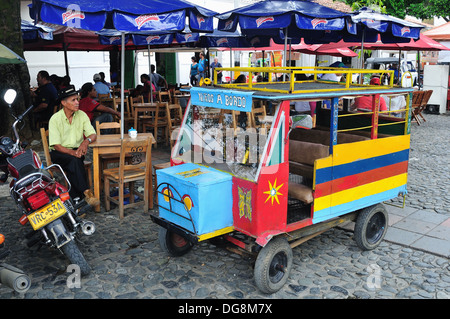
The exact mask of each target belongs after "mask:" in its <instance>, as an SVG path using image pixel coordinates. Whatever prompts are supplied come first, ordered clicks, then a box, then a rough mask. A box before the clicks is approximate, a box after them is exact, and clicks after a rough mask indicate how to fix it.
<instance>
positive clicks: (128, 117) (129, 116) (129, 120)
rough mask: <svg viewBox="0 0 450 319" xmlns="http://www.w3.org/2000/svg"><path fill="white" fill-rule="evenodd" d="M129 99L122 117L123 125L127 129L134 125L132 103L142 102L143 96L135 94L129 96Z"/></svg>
mask: <svg viewBox="0 0 450 319" xmlns="http://www.w3.org/2000/svg"><path fill="white" fill-rule="evenodd" d="M129 100H130V102H129V103H128V109H127V112H126V114H125V115H124V119H123V121H124V123H123V124H124V125H125V127H126V128H127V129H128V128H130V127H131V126H133V125H134V104H135V103H144V97H143V96H142V95H139V96H135V97H132V96H130V97H129ZM134 129H135V130H138V128H137V127H135V128H134Z"/></svg>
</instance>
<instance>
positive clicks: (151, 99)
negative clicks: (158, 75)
mask: <svg viewBox="0 0 450 319" xmlns="http://www.w3.org/2000/svg"><path fill="white" fill-rule="evenodd" d="M147 52H148V74H149V78H150V103H153V85H152V83H153V80H152V64H151V59H150V44H149V45H148V46H147Z"/></svg>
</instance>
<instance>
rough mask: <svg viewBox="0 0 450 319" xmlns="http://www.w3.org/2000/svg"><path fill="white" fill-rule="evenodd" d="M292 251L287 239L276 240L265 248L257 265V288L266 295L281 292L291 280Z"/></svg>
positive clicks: (258, 258)
mask: <svg viewBox="0 0 450 319" xmlns="http://www.w3.org/2000/svg"><path fill="white" fill-rule="evenodd" d="M292 259H293V255H292V249H291V246H289V243H288V241H287V240H286V239H285V238H281V237H279V238H274V239H272V240H271V241H270V242H269V243H268V244H267V245H266V246H264V247H263V248H262V249H261V251H260V252H259V254H258V257H257V258H256V263H255V271H254V277H255V282H256V286H257V287H258V288H259V289H260V290H261V291H262V292H263V293H266V294H271V293H275V292H277V291H278V290H280V289H281V288H282V287H283V286H284V284H285V283H286V281H287V280H288V278H289V273H290V272H291V267H292Z"/></svg>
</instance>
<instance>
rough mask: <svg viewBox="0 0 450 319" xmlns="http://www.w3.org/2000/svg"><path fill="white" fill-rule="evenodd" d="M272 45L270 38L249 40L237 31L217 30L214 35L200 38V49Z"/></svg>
mask: <svg viewBox="0 0 450 319" xmlns="http://www.w3.org/2000/svg"><path fill="white" fill-rule="evenodd" d="M269 44H270V37H254V38H252V39H248V38H247V37H246V36H244V35H242V34H240V33H239V32H238V31H237V30H236V31H234V32H225V31H220V30H217V29H215V30H214V32H213V33H207V34H204V35H202V36H200V43H199V45H200V47H202V48H233V49H235V48H251V47H263V46H268V45H269Z"/></svg>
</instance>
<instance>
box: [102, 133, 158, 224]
mask: <svg viewBox="0 0 450 319" xmlns="http://www.w3.org/2000/svg"><path fill="white" fill-rule="evenodd" d="M127 155H128V156H131V157H132V160H131V163H130V164H126V162H125V159H126V156H127ZM143 155H144V156H143ZM150 167H151V142H150V138H146V139H128V138H127V139H123V140H122V144H121V150H120V160H119V167H115V168H108V169H105V170H104V171H103V176H104V179H105V187H104V189H105V210H106V211H109V210H110V209H111V202H113V203H116V204H117V205H118V206H119V217H120V218H121V219H122V218H123V217H124V209H125V208H129V207H136V206H139V205H142V204H143V205H144V212H148V209H149V203H150V205H151V207H153V191H152V189H153V187H152V180H151V178H150V176H151V175H150V174H149V173H150V172H149V170H150ZM139 180H143V181H144V191H143V193H140V192H137V191H135V189H134V188H135V185H134V183H135V182H136V181H139ZM111 183H114V184H113V185H116V184H117V185H118V187H119V193H118V194H117V196H112V195H110V191H111V189H110V186H111ZM126 184H128V186H129V193H128V194H127V195H125V194H124V190H125V185H126ZM135 194H136V195H138V196H139V197H140V198H141V199H143V200H142V201H140V202H135V200H134V195H135ZM125 197H129V203H128V204H125V203H124V200H125Z"/></svg>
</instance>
